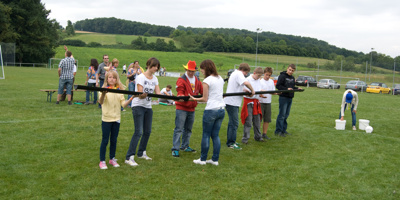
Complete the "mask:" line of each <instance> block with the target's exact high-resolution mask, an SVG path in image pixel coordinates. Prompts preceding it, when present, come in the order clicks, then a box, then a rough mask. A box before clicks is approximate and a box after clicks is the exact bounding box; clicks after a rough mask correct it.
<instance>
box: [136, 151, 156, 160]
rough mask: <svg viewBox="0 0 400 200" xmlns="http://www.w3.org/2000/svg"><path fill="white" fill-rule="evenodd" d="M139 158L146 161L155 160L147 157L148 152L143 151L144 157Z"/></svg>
mask: <svg viewBox="0 0 400 200" xmlns="http://www.w3.org/2000/svg"><path fill="white" fill-rule="evenodd" d="M138 158H143V159H146V160H153V159H151V158H150V157H148V156H147V154H146V151H143V155H142V156H138Z"/></svg>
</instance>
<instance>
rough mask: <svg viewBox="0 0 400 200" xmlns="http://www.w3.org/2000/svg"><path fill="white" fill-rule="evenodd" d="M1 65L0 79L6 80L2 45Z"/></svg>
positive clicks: (0, 51) (0, 52)
mask: <svg viewBox="0 0 400 200" xmlns="http://www.w3.org/2000/svg"><path fill="white" fill-rule="evenodd" d="M0 65H1V74H0V79H5V76H4V66H3V52H2V50H1V45H0Z"/></svg>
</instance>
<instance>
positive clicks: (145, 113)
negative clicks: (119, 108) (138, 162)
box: [126, 106, 153, 160]
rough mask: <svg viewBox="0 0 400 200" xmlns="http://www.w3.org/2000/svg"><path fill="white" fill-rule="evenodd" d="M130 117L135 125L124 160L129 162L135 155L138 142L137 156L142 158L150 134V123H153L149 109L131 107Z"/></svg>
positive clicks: (151, 112) (151, 111)
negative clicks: (131, 116)
mask: <svg viewBox="0 0 400 200" xmlns="http://www.w3.org/2000/svg"><path fill="white" fill-rule="evenodd" d="M132 115H133V122H134V124H135V132H134V133H133V135H132V139H131V143H130V144H129V149H128V152H127V153H126V160H129V157H131V156H133V155H135V152H136V148H137V145H138V143H139V140H140V144H139V150H138V152H137V155H138V156H142V155H143V151H146V147H147V143H148V142H149V138H150V133H151V123H152V121H153V110H152V109H151V108H145V107H142V106H134V107H132Z"/></svg>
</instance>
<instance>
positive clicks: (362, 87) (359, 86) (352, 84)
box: [345, 81, 368, 92]
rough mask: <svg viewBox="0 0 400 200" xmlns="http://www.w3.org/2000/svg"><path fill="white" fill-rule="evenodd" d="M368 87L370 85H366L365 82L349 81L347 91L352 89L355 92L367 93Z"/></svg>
mask: <svg viewBox="0 0 400 200" xmlns="http://www.w3.org/2000/svg"><path fill="white" fill-rule="evenodd" d="M367 87H368V84H367V83H365V82H364V81H349V82H347V83H346V87H345V89H346V90H348V89H351V90H354V91H364V92H365V91H366V90H367Z"/></svg>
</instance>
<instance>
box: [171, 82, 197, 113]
mask: <svg viewBox="0 0 400 200" xmlns="http://www.w3.org/2000/svg"><path fill="white" fill-rule="evenodd" d="M194 77H195V79H196V83H195V86H194V88H195V89H194V92H193V91H192V86H191V85H190V82H189V79H187V77H186V75H185V74H183V75H182V76H181V77H179V78H178V80H177V81H176V92H177V96H189V94H190V95H192V96H194V95H199V94H201V95H203V85H202V84H201V82H200V80H199V79H198V78H197V77H196V76H194ZM175 106H176V109H177V110H184V111H188V112H194V109H195V108H196V106H197V101H184V102H180V101H175Z"/></svg>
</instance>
